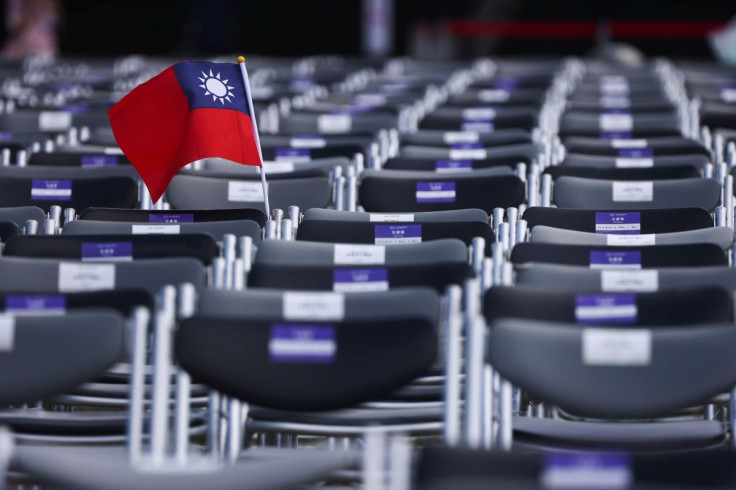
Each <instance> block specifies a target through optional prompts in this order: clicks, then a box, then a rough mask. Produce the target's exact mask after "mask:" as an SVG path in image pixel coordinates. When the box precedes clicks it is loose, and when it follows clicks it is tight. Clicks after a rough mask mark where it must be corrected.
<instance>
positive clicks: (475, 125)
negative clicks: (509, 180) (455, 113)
mask: <svg viewBox="0 0 736 490" xmlns="http://www.w3.org/2000/svg"><path fill="white" fill-rule="evenodd" d="M460 129H462V130H463V131H475V132H476V133H492V132H493V130H494V129H495V126H494V125H493V120H492V119H464V120H463V122H462V124H461V125H460ZM450 158H454V157H452V156H451V157H450ZM457 158H463V157H457ZM466 158H468V157H466ZM477 158H485V150H483V156H482V157H477Z"/></svg>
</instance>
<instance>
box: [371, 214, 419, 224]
mask: <svg viewBox="0 0 736 490" xmlns="http://www.w3.org/2000/svg"><path fill="white" fill-rule="evenodd" d="M371 222H374V223H413V222H414V215H413V214H382V213H371Z"/></svg>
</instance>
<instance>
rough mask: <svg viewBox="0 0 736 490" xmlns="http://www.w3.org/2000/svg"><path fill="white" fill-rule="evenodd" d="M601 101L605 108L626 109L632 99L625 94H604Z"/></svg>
mask: <svg viewBox="0 0 736 490" xmlns="http://www.w3.org/2000/svg"><path fill="white" fill-rule="evenodd" d="M600 103H601V106H602V107H604V108H605V109H624V108H627V107H629V106H631V100H629V98H628V97H626V96H625V95H604V96H603V97H601V99H600Z"/></svg>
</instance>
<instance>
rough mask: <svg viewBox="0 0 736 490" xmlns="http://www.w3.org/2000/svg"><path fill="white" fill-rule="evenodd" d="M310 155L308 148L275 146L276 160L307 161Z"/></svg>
mask: <svg viewBox="0 0 736 490" xmlns="http://www.w3.org/2000/svg"><path fill="white" fill-rule="evenodd" d="M311 155H312V152H310V151H309V148H276V161H277V162H308V161H310V160H311V159H312V156H311Z"/></svg>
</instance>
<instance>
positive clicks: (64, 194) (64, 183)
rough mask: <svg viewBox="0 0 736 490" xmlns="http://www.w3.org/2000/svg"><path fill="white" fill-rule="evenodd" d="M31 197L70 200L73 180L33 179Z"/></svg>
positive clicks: (33, 198)
mask: <svg viewBox="0 0 736 490" xmlns="http://www.w3.org/2000/svg"><path fill="white" fill-rule="evenodd" d="M31 199H32V200H34V201H70V200H71V199H72V181H71V180H41V179H33V182H31Z"/></svg>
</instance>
